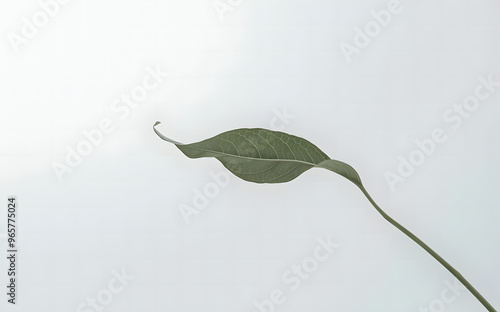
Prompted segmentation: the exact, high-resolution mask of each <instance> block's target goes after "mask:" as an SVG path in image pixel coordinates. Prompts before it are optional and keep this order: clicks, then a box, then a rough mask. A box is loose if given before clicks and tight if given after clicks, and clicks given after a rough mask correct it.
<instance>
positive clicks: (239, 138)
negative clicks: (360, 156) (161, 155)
mask: <svg viewBox="0 0 500 312" xmlns="http://www.w3.org/2000/svg"><path fill="white" fill-rule="evenodd" d="M158 124H160V122H156V123H155V124H154V126H153V130H154V131H155V132H156V134H157V135H158V136H159V137H160V138H162V139H163V140H165V141H167V142H170V143H173V144H175V145H176V146H177V147H178V148H179V149H180V150H181V151H182V152H183V153H184V154H185V155H186V156H187V157H189V158H201V157H215V158H217V159H218V160H219V161H220V162H221V163H222V164H223V165H224V166H225V167H226V168H227V169H228V170H229V171H231V172H232V173H233V174H234V175H236V176H238V177H239V178H241V179H243V180H246V181H250V182H255V183H282V182H288V181H291V180H293V179H295V178H296V177H298V176H299V175H301V174H302V173H303V172H305V171H307V170H309V169H311V168H315V167H316V168H324V169H328V170H330V171H333V172H335V173H338V174H340V175H341V176H343V177H345V178H347V179H349V180H350V181H352V182H353V183H354V184H356V185H358V186H361V185H362V184H361V179H360V178H359V175H358V173H357V172H356V170H354V169H353V168H352V167H351V166H349V165H348V164H346V163H343V162H341V161H338V160H333V159H330V157H328V156H327V155H326V154H325V153H324V152H322V151H321V150H320V149H319V148H318V147H317V146H315V145H314V144H312V143H311V142H309V141H307V140H305V139H303V138H300V137H297V136H294V135H290V134H287V133H283V132H279V131H271V130H267V129H261V128H244V129H236V130H231V131H227V132H223V133H221V134H219V135H216V136H214V137H212V138H209V139H206V140H203V141H200V142H196V143H191V144H182V143H180V142H177V141H174V140H172V139H169V138H167V137H165V136H164V135H163V134H161V133H160V132H159V131H158V130H157V129H156V126H157V125H158Z"/></svg>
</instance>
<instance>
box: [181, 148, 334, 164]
mask: <svg viewBox="0 0 500 312" xmlns="http://www.w3.org/2000/svg"><path fill="white" fill-rule="evenodd" d="M182 145H183V146H185V147H187V148H191V149H194V150H197V151H202V152H210V153H215V154H220V155H223V156H232V157H236V158H242V159H250V160H260V161H285V162H297V163H301V164H305V165H309V166H313V167H314V166H316V165H318V164H319V163H321V162H323V161H325V160H328V159H330V158H327V159H324V160H322V161H320V162H319V163H318V164H315V163H310V162H307V161H303V160H297V159H272V158H253V157H247V156H241V155H234V154H228V153H224V152H219V151H214V150H207V149H201V148H196V147H191V146H188V145H187V144H182Z"/></svg>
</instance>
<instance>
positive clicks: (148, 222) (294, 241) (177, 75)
mask: <svg viewBox="0 0 500 312" xmlns="http://www.w3.org/2000/svg"><path fill="white" fill-rule="evenodd" d="M223 2H225V1H223ZM230 2H231V1H230ZM389 2H390V1H366V0H364V1H361V0H359V1H352V0H349V1H347V0H342V1H338V0H335V1H331V0H330V1H326V0H312V1H290V0H287V1H282V0H273V1H262V0H260V1H259V0H252V1H245V0H243V1H240V2H238V1H233V2H231V3H233V4H234V5H235V7H234V9H233V10H232V11H229V12H226V14H225V18H224V19H223V20H221V19H220V18H219V17H218V16H217V14H216V12H215V10H214V7H213V2H212V1H211V0H209V1H206V0H203V1H201V0H200V1H191V0H189V1H188V0H170V1H159V0H158V1H152V0H147V1H131V0H130V1H129V0H122V1H105V2H103V1H76V0H73V1H69V2H68V3H67V4H65V5H64V6H61V7H60V10H59V12H58V13H57V14H55V16H54V17H51V18H50V19H49V21H48V23H47V26H45V27H40V29H39V31H38V33H37V34H36V36H34V37H33V38H31V39H29V40H28V42H27V43H26V44H22V45H20V46H19V51H18V52H16V51H15V49H14V46H13V45H12V44H11V42H10V41H9V39H8V38H9V34H11V33H17V34H19V33H20V32H21V30H22V27H23V23H24V22H23V17H26V18H28V19H31V18H32V17H33V16H34V14H36V12H39V11H40V10H41V9H40V5H39V3H38V2H37V1H17V2H12V1H11V2H8V3H7V2H5V3H4V5H3V8H2V10H0V29H1V30H2V32H1V33H2V36H3V38H4V39H3V40H2V41H1V44H0V54H1V58H0V66H1V76H0V77H1V94H2V100H1V104H0V143H1V144H0V203H1V209H0V211H1V216H0V240H1V243H0V246H1V250H2V251H1V252H0V255H1V258H0V264H1V266H0V267H1V269H0V282H1V284H2V285H4V284H5V283H6V260H5V256H4V255H5V249H6V244H5V225H6V204H5V203H6V198H7V196H9V195H16V196H17V197H18V201H19V207H20V208H19V209H20V214H19V220H18V221H19V231H20V232H19V233H20V234H19V249H20V253H19V261H20V262H19V274H20V276H19V289H18V295H19V298H18V299H19V304H18V305H17V306H16V307H13V306H12V305H9V304H7V303H6V300H7V299H6V296H5V295H0V307H1V308H0V309H1V310H2V311H51V312H59V311H61V312H62V311H65V312H66V311H86V312H88V311H123V312H125V311H139V310H143V311H178V312H182V311H186V312H194V311H204V312H210V311H217V312H224V311H232V312H234V311H246V312H251V311H257V309H256V308H255V307H254V305H253V302H254V301H255V300H257V301H259V302H262V301H263V300H266V299H269V296H270V293H271V292H272V291H273V290H274V289H280V290H283V291H284V293H285V296H286V300H285V302H284V303H283V304H282V305H280V306H278V307H276V309H275V311H290V312H293V311H306V310H309V311H345V312H357V311H374V312H375V311H385V312H389V311H398V312H399V311H419V309H420V307H422V308H428V309H431V310H430V311H433V310H432V309H434V311H441V310H440V309H441V308H442V307H441V306H440V303H439V302H438V301H441V302H442V299H441V296H442V293H443V291H444V290H445V289H446V288H447V286H446V283H445V280H447V281H449V282H453V278H452V276H451V275H450V274H449V273H448V272H447V271H446V270H445V269H444V268H443V267H441V265H439V264H438V263H437V262H436V261H435V260H434V259H432V258H431V257H430V256H428V255H427V254H426V253H425V252H424V251H423V250H422V249H421V248H420V247H418V246H417V245H415V244H414V243H412V242H411V241H410V240H409V239H407V238H406V237H404V236H403V234H401V233H400V232H399V231H397V230H396V229H395V228H393V227H392V226H390V225H389V224H388V223H387V222H386V221H384V220H383V219H382V218H381V216H380V215H378V214H377V212H376V211H375V210H374V209H373V208H372V207H371V206H370V204H369V203H368V201H367V200H366V199H365V198H364V197H363V195H362V193H361V192H359V190H357V189H356V187H355V186H354V185H352V184H351V183H349V182H348V181H347V180H345V179H343V178H341V177H339V176H336V175H334V174H332V173H331V172H327V171H322V170H311V171H308V172H306V173H305V174H303V175H302V176H300V177H299V178H297V179H296V180H294V181H292V182H290V183H285V184H280V185H257V184H252V183H247V182H245V181H242V180H239V179H237V178H236V177H235V176H231V177H230V180H229V183H228V185H227V186H226V187H225V188H221V189H219V191H218V194H217V195H216V196H215V197H214V198H212V199H210V201H209V204H208V206H207V207H206V208H205V209H204V210H202V211H201V212H200V214H199V215H196V216H194V217H192V218H191V219H190V221H191V222H190V224H189V225H188V224H186V222H185V221H184V219H183V217H182V215H181V214H180V212H179V207H180V206H181V205H182V204H185V205H192V200H193V198H194V194H195V193H194V192H195V191H194V190H201V191H203V190H204V188H205V187H206V186H207V185H209V184H210V183H211V182H213V180H212V178H211V175H210V172H214V173H217V172H225V171H224V170H223V169H224V168H223V167H222V165H221V164H220V163H218V162H217V161H216V160H214V159H200V160H191V159H187V158H186V157H185V156H184V155H183V154H182V153H181V152H180V151H179V150H177V149H176V148H175V146H173V145H170V144H168V143H166V142H163V141H161V140H160V139H159V138H158V137H157V136H156V135H155V134H154V133H153V131H152V125H153V123H154V122H155V121H157V120H160V121H162V125H161V126H160V127H159V129H160V130H161V131H162V132H163V133H164V134H165V135H167V136H169V137H172V138H173V139H175V140H178V141H181V142H186V143H189V142H195V141H199V140H202V139H205V138H208V137H210V136H213V135H216V134H218V133H220V132H223V131H227V130H230V129H235V128H242V127H263V128H272V127H279V128H280V129H282V130H283V131H285V132H288V133H291V134H295V135H298V136H301V137H303V138H306V139H308V140H310V141H311V142H313V143H314V144H316V145H317V146H318V147H320V148H321V149H322V150H323V151H324V152H325V153H327V154H328V155H329V156H330V157H332V158H335V159H339V160H343V161H346V162H348V163H349V164H351V165H353V166H354V168H356V169H357V170H358V172H359V173H360V175H361V177H362V179H363V181H364V183H365V185H366V188H367V189H368V191H369V192H370V193H371V194H372V196H373V198H374V199H375V200H376V201H377V202H378V203H379V205H380V206H381V207H382V208H384V209H385V210H386V211H387V212H388V213H389V214H390V215H392V216H393V217H394V218H395V219H396V220H399V221H400V222H401V223H402V224H404V225H405V226H407V227H408V228H409V229H410V230H411V231H413V232H414V233H415V234H416V235H418V236H419V237H420V238H421V239H423V240H424V241H425V242H427V243H428V244H429V245H430V246H431V247H433V248H434V249H435V250H436V251H437V252H438V253H440V254H441V255H442V256H443V257H444V258H445V259H447V260H448V261H449V262H450V263H452V264H453V265H454V266H455V267H456V268H457V269H458V270H459V271H460V272H461V273H462V274H463V275H464V276H465V277H466V278H468V279H469V281H470V282H471V283H472V284H473V285H474V286H475V287H476V288H477V289H478V290H479V291H480V292H481V293H482V294H483V295H484V296H485V297H486V298H487V299H488V300H489V301H490V303H491V304H492V305H493V306H495V307H496V308H497V309H498V308H500V299H499V298H500V296H499V294H500V269H498V263H500V250H499V249H498V246H499V245H500V230H499V229H498V224H499V223H500V210H499V209H498V207H499V204H500V202H499V199H498V189H499V186H500V184H499V182H498V181H499V177H500V166H499V164H498V158H499V156H500V140H498V133H499V130H500V128H499V123H498V116H499V113H500V107H499V105H498V104H499V103H498V102H499V95H498V93H500V92H498V88H497V89H496V91H497V92H496V93H493V94H492V95H491V97H490V98H489V99H487V100H485V101H483V102H481V103H480V106H479V108H478V109H477V110H476V111H474V112H473V113H472V114H471V116H470V117H469V118H467V119H464V122H463V123H462V124H461V125H460V127H458V128H457V129H456V130H455V129H452V128H451V127H450V126H451V123H447V122H445V121H444V120H443V114H445V112H446V111H447V110H448V109H450V108H453V104H454V103H462V102H463V100H464V99H465V98H466V97H468V96H471V95H474V92H475V88H476V87H477V86H478V84H479V82H478V78H479V77H488V75H490V74H492V75H493V77H494V78H495V79H496V80H500V63H499V55H500V44H499V41H498V38H499V34H500V22H499V20H498V12H499V9H500V3H499V2H498V1H491V0H490V1H486V0H479V1H472V2H471V1H457V0H455V1H429V0H419V1H405V0H402V1H401V3H400V5H401V7H402V12H401V13H399V14H397V15H393V16H392V19H391V22H390V23H389V24H388V25H387V27H385V28H382V29H381V31H380V34H378V35H377V36H376V37H375V38H373V39H372V40H371V42H370V43H369V45H368V46H367V47H366V48H363V49H361V50H360V53H359V54H355V55H353V56H352V61H351V62H350V63H348V62H347V61H346V58H345V57H344V55H343V53H342V50H341V48H340V45H341V44H342V42H345V43H350V44H352V42H353V37H354V35H355V28H356V27H359V28H363V27H364V26H365V25H366V24H367V23H368V22H370V21H372V20H373V16H372V15H370V12H371V11H379V10H381V9H384V8H386V7H387V5H388V3H389ZM225 3H227V2H225ZM156 66H159V68H161V70H163V71H165V72H168V73H169V76H168V77H167V78H165V79H164V80H163V81H162V82H161V83H160V84H159V85H158V86H157V88H155V89H154V90H152V91H150V92H149V93H148V96H147V99H146V100H145V101H144V102H142V103H141V104H140V105H138V107H136V108H134V109H131V110H130V114H129V115H128V116H127V117H126V118H123V119H121V118H120V117H121V114H119V113H117V112H113V111H112V107H113V103H114V102H115V101H117V100H119V99H120V97H121V95H122V94H127V93H130V92H131V90H132V89H133V88H134V87H135V86H137V85H139V84H141V83H142V79H143V78H144V77H145V76H146V74H147V68H155V67H156ZM283 110H285V111H286V112H287V113H288V114H290V115H293V116H289V117H288V119H286V120H285V122H283V120H282V119H280V118H279V116H280V115H279V113H277V112H283ZM281 114H282V115H283V113H281ZM103 118H110V119H111V120H112V122H113V125H114V126H115V128H114V131H112V132H111V133H109V134H106V135H105V136H104V140H103V142H102V143H101V144H99V145H98V146H95V147H94V148H93V151H92V152H91V153H90V155H88V156H86V157H84V158H83V160H82V162H81V164H80V165H78V166H76V167H75V168H73V172H71V173H67V174H64V175H63V180H62V181H59V180H58V179H57V176H56V174H55V173H54V170H53V167H52V166H53V163H54V162H60V163H64V161H65V157H66V154H67V151H66V148H67V147H71V148H75V146H76V145H77V144H79V142H81V141H82V140H83V139H84V136H83V135H82V131H84V130H89V129H94V128H96V127H97V126H98V125H99V122H100V121H101V120H103ZM436 128H442V129H444V130H445V131H446V134H447V136H448V137H447V140H446V141H445V142H444V143H442V144H439V145H438V146H437V147H436V150H435V151H434V152H433V153H432V154H431V155H430V156H428V157H426V159H425V161H424V162H423V164H422V165H421V166H420V167H418V168H417V169H416V170H415V172H414V173H413V174H412V175H410V176H409V177H408V178H407V179H406V180H405V181H404V182H403V183H400V184H398V185H397V186H396V188H395V191H394V192H392V191H391V189H390V187H389V185H388V183H387V182H386V179H385V177H384V174H385V173H386V172H388V171H391V172H397V166H398V164H399V160H398V156H400V155H401V156H403V157H406V158H408V155H409V154H410V153H411V152H412V151H414V150H415V149H416V145H415V143H414V141H415V140H416V139H425V138H429V137H430V135H431V132H432V131H433V130H434V129H436ZM328 235H331V237H332V238H333V239H334V240H335V241H336V242H338V243H339V244H340V247H338V248H337V249H336V250H335V252H334V253H333V254H332V255H331V256H330V257H329V258H328V259H327V260H326V261H324V262H322V263H320V265H319V267H318V268H317V270H315V271H314V272H313V273H311V276H310V278H308V279H306V280H304V281H303V283H302V285H301V287H300V288H299V289H297V290H296V291H290V290H289V287H288V285H286V284H284V283H283V281H282V279H281V278H282V275H283V274H285V272H287V270H289V269H290V268H291V267H292V266H293V265H294V264H300V263H302V261H304V259H307V258H308V257H311V256H312V255H313V253H314V250H315V248H316V246H317V241H316V240H317V238H319V237H326V236H328ZM122 269H124V270H125V271H126V272H127V274H129V275H131V276H134V279H133V280H131V281H127V282H126V283H125V284H126V285H125V286H124V287H123V288H120V291H116V293H113V294H112V296H111V297H110V298H108V297H106V296H107V294H111V293H112V292H110V291H109V287H110V285H114V286H116V287H117V285H118V284H116V285H115V284H113V283H114V281H115V280H114V279H115V275H114V274H117V272H121V271H122ZM2 289H4V287H3V286H2ZM445 292H446V291H445ZM2 293H3V292H2ZM451 294H452V293H449V292H448V293H447V295H450V296H451ZM88 298H97V304H98V307H99V308H92V307H90V306H89V305H88V303H87V300H88ZM99 302H100V303H99ZM103 302H104V303H105V304H103ZM429 305H431V306H432V307H431V308H429ZM445 309H446V311H457V312H458V311H485V309H484V308H483V307H482V306H481V305H480V304H479V303H478V301H477V300H476V299H475V298H474V297H473V296H472V295H471V294H469V293H468V292H467V291H465V290H463V291H461V292H460V294H459V295H458V296H455V298H454V299H453V300H451V302H450V303H447V304H446V306H445ZM268 311H269V310H268Z"/></svg>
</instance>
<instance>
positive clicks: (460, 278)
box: [358, 184, 496, 312]
mask: <svg viewBox="0 0 500 312" xmlns="http://www.w3.org/2000/svg"><path fill="white" fill-rule="evenodd" d="M358 187H359V188H360V189H361V191H362V192H363V194H365V196H366V198H368V200H369V201H370V203H371V204H372V205H373V207H375V209H377V211H378V212H379V213H380V214H381V215H382V217H384V219H386V220H387V221H389V223H390V224H392V225H394V226H395V227H396V228H397V229H398V230H400V231H401V232H403V233H404V234H405V235H406V236H408V237H409V238H411V240H413V241H414V242H415V243H417V244H418V245H419V246H420V247H422V248H423V249H425V251H427V252H428V253H429V254H430V255H431V256H432V257H434V259H436V260H437V261H438V262H439V263H441V264H442V265H443V266H444V267H445V268H446V269H447V270H448V271H450V273H451V274H453V276H455V277H456V278H457V279H458V280H459V281H460V282H461V283H462V284H463V285H464V286H465V287H466V288H467V289H468V290H469V291H470V292H471V293H472V294H473V295H474V296H475V297H476V298H477V300H479V301H480V302H481V304H482V305H483V306H484V307H485V308H486V309H487V310H488V311H489V312H496V310H495V309H494V308H493V306H491V304H490V303H489V302H488V301H487V300H486V299H484V297H483V296H482V295H481V294H480V293H479V292H478V291H477V290H476V289H475V288H474V287H473V286H472V285H471V284H470V283H469V282H468V281H467V280H466V279H465V278H464V277H463V276H462V274H460V273H459V272H458V271H457V270H456V269H455V268H454V267H452V266H451V265H450V264H449V263H448V262H446V261H445V260H444V259H443V258H441V256H440V255H438V254H437V253H436V252H435V251H434V250H432V249H431V248H430V247H429V246H427V245H426V244H425V243H424V242H423V241H421V240H420V239H419V238H418V237H416V236H415V235H413V233H411V232H410V231H408V230H407V229H406V228H405V227H404V226H402V225H401V224H399V223H398V222H396V220H394V219H393V218H391V217H390V216H389V215H388V214H386V213H385V212H384V211H383V210H382V208H380V207H379V206H378V205H377V204H376V203H375V201H374V200H373V199H372V198H371V196H370V194H368V192H367V191H366V189H365V187H364V186H363V185H361V184H358Z"/></svg>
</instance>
